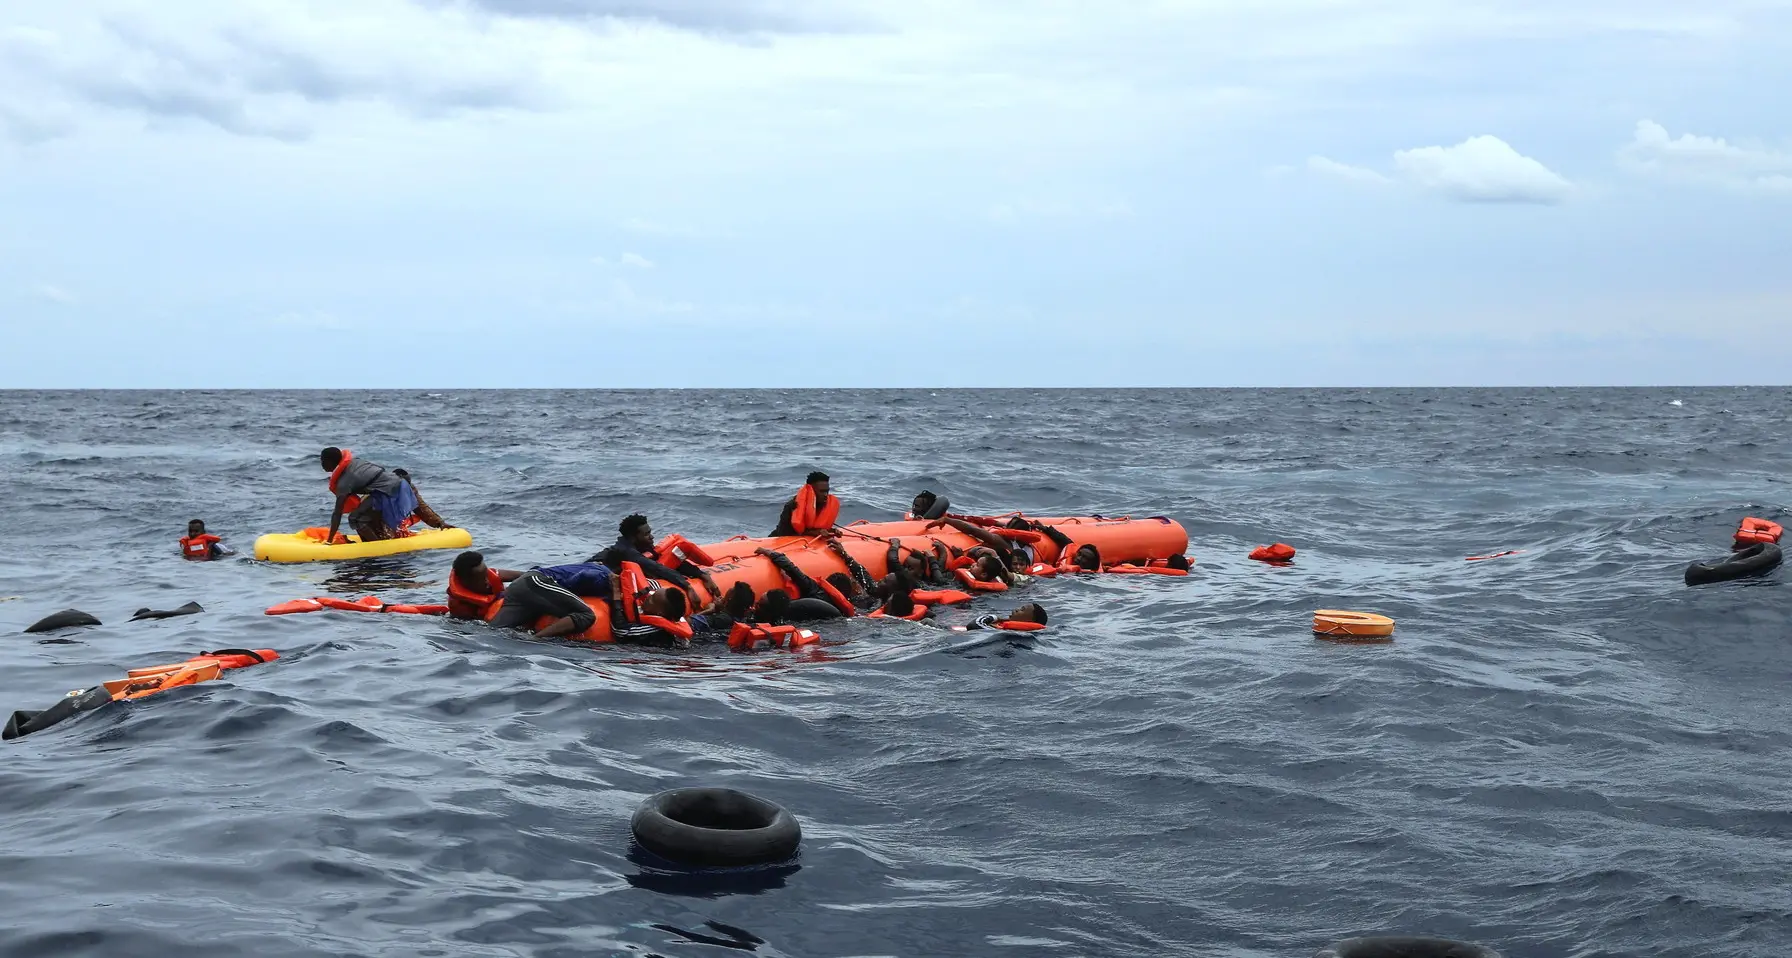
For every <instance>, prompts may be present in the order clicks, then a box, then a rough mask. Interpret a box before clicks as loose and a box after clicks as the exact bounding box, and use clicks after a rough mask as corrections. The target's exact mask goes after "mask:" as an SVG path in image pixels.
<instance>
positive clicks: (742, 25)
mask: <svg viewBox="0 0 1792 958" xmlns="http://www.w3.org/2000/svg"><path fill="white" fill-rule="evenodd" d="M430 2H431V3H433V4H434V5H438V6H440V5H445V3H446V0H430ZM465 5H466V6H470V7H474V8H478V9H481V10H485V11H487V12H490V13H493V14H497V15H499V16H506V17H525V18H528V17H537V18H552V19H563V20H634V21H647V22H652V23H658V24H663V25H665V26H669V27H673V28H676V29H680V30H690V31H693V32H697V33H709V34H754V33H846V32H854V31H859V30H866V29H870V28H872V27H873V26H875V21H873V20H871V19H870V18H869V17H867V16H865V15H863V14H856V13H853V12H850V11H849V10H846V9H842V8H845V7H849V6H850V4H849V3H847V2H846V0H465Z"/></svg>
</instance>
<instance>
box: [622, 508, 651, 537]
mask: <svg viewBox="0 0 1792 958" xmlns="http://www.w3.org/2000/svg"><path fill="white" fill-rule="evenodd" d="M646 524H647V517H646V516H644V515H642V514H640V513H639V512H637V513H635V514H634V515H632V516H629V517H628V518H626V519H624V520H622V525H621V526H619V527H618V528H619V530H620V531H621V532H622V534H623V535H625V536H632V535H634V534H635V530H636V529H639V528H641V527H642V526H644V525H646Z"/></svg>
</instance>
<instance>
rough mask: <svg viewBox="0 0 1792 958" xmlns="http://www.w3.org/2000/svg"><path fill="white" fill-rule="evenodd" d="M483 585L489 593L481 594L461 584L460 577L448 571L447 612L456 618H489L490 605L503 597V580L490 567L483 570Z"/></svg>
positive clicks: (495, 603) (490, 614)
mask: <svg viewBox="0 0 1792 958" xmlns="http://www.w3.org/2000/svg"><path fill="white" fill-rule="evenodd" d="M485 585H486V588H488V589H490V590H491V594H489V595H482V594H480V593H478V592H474V591H473V590H472V589H469V588H467V587H466V586H464V585H461V582H460V578H459V577H458V576H456V575H455V574H454V573H453V572H449V573H448V614H449V615H451V616H453V617H454V618H457V619H479V620H489V619H490V618H491V616H492V606H494V605H497V604H498V601H499V600H500V599H502V598H504V580H503V579H500V578H498V573H496V572H494V571H492V570H491V569H487V570H485Z"/></svg>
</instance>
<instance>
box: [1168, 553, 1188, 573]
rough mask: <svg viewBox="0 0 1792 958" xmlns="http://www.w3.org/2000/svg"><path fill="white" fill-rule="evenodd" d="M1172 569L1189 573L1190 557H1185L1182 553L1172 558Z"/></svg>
mask: <svg viewBox="0 0 1792 958" xmlns="http://www.w3.org/2000/svg"><path fill="white" fill-rule="evenodd" d="M1170 568H1172V569H1181V570H1182V571H1184V572H1187V571H1188V556H1185V555H1183V554H1182V553H1180V552H1178V553H1177V554H1175V555H1173V556H1171V557H1170Z"/></svg>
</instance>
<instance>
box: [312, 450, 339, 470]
mask: <svg viewBox="0 0 1792 958" xmlns="http://www.w3.org/2000/svg"><path fill="white" fill-rule="evenodd" d="M317 464H318V465H320V466H322V467H324V471H325V472H335V471H336V467H337V466H340V465H342V450H340V449H338V448H336V447H335V446H325V447H324V451H323V452H320V453H318V454H317Z"/></svg>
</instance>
